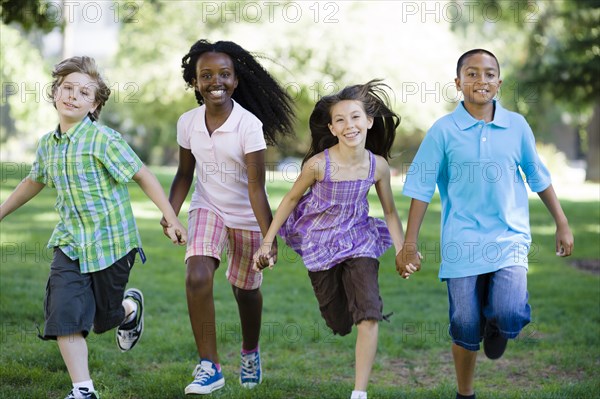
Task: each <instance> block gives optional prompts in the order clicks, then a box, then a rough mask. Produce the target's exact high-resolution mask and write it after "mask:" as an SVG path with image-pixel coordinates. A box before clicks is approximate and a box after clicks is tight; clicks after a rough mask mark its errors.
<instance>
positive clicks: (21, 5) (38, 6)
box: [0, 0, 62, 32]
mask: <svg viewBox="0 0 600 399" xmlns="http://www.w3.org/2000/svg"><path fill="white" fill-rule="evenodd" d="M0 11H1V14H2V22H3V23H5V24H7V25H8V24H10V23H13V22H15V23H17V24H19V25H20V26H21V27H22V28H23V29H25V30H26V31H30V30H34V29H36V28H37V29H41V30H43V31H45V32H49V31H50V30H52V28H54V27H56V26H60V25H61V21H62V20H61V18H60V15H59V14H57V11H59V3H58V2H57V1H54V2H51V1H49V0H2V1H0Z"/></svg>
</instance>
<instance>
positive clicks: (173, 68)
mask: <svg viewBox="0 0 600 399" xmlns="http://www.w3.org/2000/svg"><path fill="white" fill-rule="evenodd" d="M0 1H1V2H0V4H1V14H2V25H1V31H0V57H1V65H2V72H1V76H0V79H1V87H2V91H1V102H0V117H1V121H0V122H1V123H0V160H1V161H3V162H23V163H28V162H31V160H32V159H33V152H34V149H35V146H36V142H37V140H38V138H39V137H40V136H41V135H42V134H44V133H45V132H47V131H49V130H51V129H52V128H53V127H54V126H55V125H56V123H57V117H56V114H55V111H54V108H53V106H52V103H51V102H50V101H49V100H48V99H47V95H46V92H47V90H48V88H49V86H50V82H51V78H50V72H51V70H52V68H53V66H54V64H56V63H57V62H59V61H60V60H62V59H64V58H66V57H70V56H73V55H89V56H93V57H95V58H96V60H97V61H98V63H99V65H100V67H101V69H102V71H103V74H104V76H105V78H106V79H107V80H108V82H109V86H110V88H111V89H112V92H113V94H112V95H111V98H110V100H109V103H108V104H107V106H105V108H104V109H103V111H102V115H101V121H102V122H103V123H105V124H107V125H109V126H111V127H113V128H114V129H116V130H118V131H119V132H121V133H122V134H123V135H124V136H125V137H126V139H127V140H128V141H129V142H130V144H131V145H132V147H133V148H134V149H135V150H136V152H137V153H138V154H139V155H140V157H141V158H142V159H143V160H144V161H145V162H146V163H148V164H150V165H155V166H158V165H160V166H174V165H176V164H177V151H178V150H177V143H176V122H177V119H178V117H179V115H181V114H182V113H183V112H185V111H187V110H189V109H191V108H193V107H195V106H196V103H195V99H194V94H193V92H192V91H191V90H189V89H186V88H185V84H184V81H183V79H182V77H181V59H182V57H183V56H184V55H185V54H186V53H187V51H188V50H189V48H190V46H191V45H192V44H193V43H194V42H195V41H196V40H198V39H201V38H204V39H208V40H210V41H218V40H231V41H234V42H236V43H238V44H240V45H241V46H242V47H244V48H245V49H247V50H249V51H251V52H253V53H255V54H256V55H259V56H260V57H261V58H260V60H261V63H262V64H263V66H265V68H266V69H267V70H269V71H270V72H271V73H272V74H273V75H274V76H275V77H276V78H277V79H278V80H279V82H280V83H281V85H282V86H283V87H285V88H286V90H287V91H288V93H289V94H290V95H291V96H292V98H293V99H294V100H295V103H296V105H297V114H298V121H297V127H296V137H295V138H293V139H290V140H287V141H285V142H283V143H282V145H281V146H280V147H278V148H270V149H269V150H268V160H269V162H270V163H272V165H276V166H279V168H281V167H282V165H283V166H285V163H286V162H296V161H297V160H298V159H301V158H302V157H303V155H304V153H305V151H306V150H307V148H308V145H309V132H308V115H309V114H310V112H311V110H312V107H313V106H314V103H315V101H316V100H318V98H319V97H320V96H323V95H326V94H330V93H333V92H335V91H337V90H339V89H341V88H342V87H343V86H345V85H348V84H355V83H364V82H366V81H367V80H370V79H373V78H383V79H384V80H385V82H386V83H387V84H388V85H389V86H390V87H391V88H392V90H393V93H392V100H393V102H394V109H395V111H396V112H398V113H399V114H400V115H401V117H402V122H401V125H400V131H399V134H398V137H397V139H396V143H395V148H394V151H393V154H394V158H393V159H392V160H391V164H392V166H393V167H394V170H395V171H396V172H397V174H399V175H401V174H402V172H403V171H404V170H406V168H407V167H408V165H409V164H410V161H411V160H412V157H413V156H414V154H415V151H416V149H417V148H418V145H419V143H420V142H421V140H422V138H423V136H424V134H425V132H426V131H427V129H428V128H429V127H430V126H431V124H432V123H433V122H434V121H435V120H436V119H438V118H439V117H441V116H443V115H444V114H446V113H448V112H451V111H452V110H453V109H454V108H455V107H456V103H457V102H458V101H460V100H461V97H460V94H459V93H458V92H457V91H456V89H455V86H454V78H455V75H456V72H455V71H456V61H457V59H458V57H459V56H460V55H461V54H462V53H463V52H465V51H467V50H470V49H472V48H485V49H487V50H490V51H492V52H493V53H495V54H496V56H497V57H498V59H499V61H500V65H501V78H502V79H503V80H504V83H503V85H502V89H501V92H500V94H499V98H500V101H501V102H502V103H503V105H504V106H505V107H506V108H508V109H511V110H514V111H517V112H520V113H522V114H523V115H524V116H525V117H526V118H527V120H528V121H529V123H530V124H531V126H532V128H533V131H534V132H535V135H536V138H537V142H538V149H539V151H540V153H541V155H542V157H543V158H544V160H545V162H546V163H547V164H548V166H549V167H550V169H551V171H552V173H553V175H554V177H555V179H563V180H567V181H578V182H583V181H594V182H597V181H599V180H600V160H599V149H600V143H599V140H600V79H599V76H600V1H597V0H587V1H584V0H570V1H542V0H537V1H536V0H514V1H508V0H507V1H504V0H503V1H498V0H470V1H364V2H361V1H158V0H143V1H98V0H96V1H86V0H77V1H70V0H60V1H59V0H0ZM596 191H597V187H596ZM596 194H598V193H596Z"/></svg>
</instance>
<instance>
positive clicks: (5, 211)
mask: <svg viewBox="0 0 600 399" xmlns="http://www.w3.org/2000/svg"><path fill="white" fill-rule="evenodd" d="M44 187H46V185H45V184H42V183H38V182H36V181H33V180H31V179H30V178H28V177H26V178H25V179H23V180H22V181H21V183H19V185H18V186H17V187H16V188H15V189H14V191H13V192H12V193H11V194H10V195H9V196H8V198H7V199H6V200H5V201H4V202H3V203H2V205H0V221H2V219H4V217H5V216H8V215H10V214H11V213H12V212H14V211H16V210H17V209H19V208H20V207H21V206H22V205H24V204H25V203H26V202H27V201H29V200H30V199H32V198H33V197H35V196H36V195H38V194H39V192H40V191H42V189H43V188H44Z"/></svg>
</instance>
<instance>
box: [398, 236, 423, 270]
mask: <svg viewBox="0 0 600 399" xmlns="http://www.w3.org/2000/svg"><path fill="white" fill-rule="evenodd" d="M422 258H423V257H422V256H421V253H420V252H418V251H417V246H416V245H415V244H409V243H405V244H404V246H403V247H402V249H401V250H400V252H398V254H397V255H396V270H397V271H398V274H399V275H400V277H402V278H403V279H408V278H409V277H410V275H411V274H413V273H414V272H418V271H419V270H421V259H422Z"/></svg>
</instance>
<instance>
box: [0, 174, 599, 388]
mask: <svg viewBox="0 0 600 399" xmlns="http://www.w3.org/2000/svg"><path fill="white" fill-rule="evenodd" d="M154 171H155V173H157V176H158V177H159V180H160V181H161V183H162V184H163V187H165V188H167V187H168V185H169V184H170V182H171V179H172V176H173V173H174V171H173V170H172V169H161V170H157V169H154ZM27 172H28V167H26V166H24V165H14V164H3V165H1V168H0V177H1V179H2V186H0V190H1V191H0V197H1V199H4V198H6V196H7V195H8V193H9V191H10V190H12V188H13V187H14V186H15V185H16V184H17V183H18V182H19V181H20V179H21V178H22V177H23V176H24V175H26V173H27ZM289 187H290V183H289V182H283V181H280V180H274V181H270V182H269V184H268V190H269V194H270V196H271V198H280V197H281V196H282V195H283V194H284V193H285V192H286V191H287V190H288V189H289ZM393 189H394V192H395V193H396V198H395V199H396V204H397V206H398V209H399V211H400V215H401V217H402V218H403V219H404V220H406V213H407V209H408V204H409V200H408V198H405V197H402V196H400V194H399V193H400V191H401V187H400V186H398V185H394V186H393ZM130 192H131V197H132V201H133V208H134V213H135V214H136V217H137V221H138V225H139V227H140V232H141V236H142V240H143V242H144V249H145V251H146V254H147V255H148V262H147V263H146V264H144V265H142V264H140V263H139V262H138V263H136V265H135V267H134V270H133V273H132V275H131V281H130V286H134V287H138V288H141V289H142V290H143V291H144V294H145V298H146V302H145V304H146V311H147V313H146V316H145V320H146V329H145V332H144V336H143V338H142V341H141V342H140V344H138V346H136V348H135V349H134V350H132V351H131V352H130V353H127V354H121V353H120V352H119V351H118V350H117V348H116V345H115V338H114V332H109V333H106V334H102V335H95V334H91V335H90V337H89V339H88V342H89V348H90V369H91V373H92V378H93V379H94V384H95V386H96V387H97V388H98V389H99V390H100V393H101V394H102V398H104V399H111V398H119V399H122V398H129V399H134V398H136V399H137V398H144V399H154V398H156V399H163V398H183V397H184V394H183V389H184V387H185V386H186V385H187V384H188V383H189V382H190V381H191V371H192V369H193V367H194V363H195V361H196V356H197V354H196V350H195V344H194V339H193V336H192V332H191V328H190V325H189V320H188V316H187V307H186V299H185V288H184V287H185V281H184V280H185V265H184V264H183V256H184V249H183V248H181V247H175V246H172V245H171V244H170V243H169V242H168V241H167V240H166V238H165V237H163V235H162V232H161V229H160V226H159V225H158V220H159V219H160V213H159V211H158V210H155V209H154V207H153V206H152V205H151V204H149V201H148V200H147V199H146V197H145V195H144V194H143V193H142V191H141V190H140V189H139V188H138V187H137V186H136V185H132V186H131V187H130ZM54 200H55V192H54V191H53V190H50V189H45V190H44V191H42V193H40V195H38V196H37V197H36V198H34V199H33V200H32V201H31V202H29V203H27V204H26V205H25V206H24V207H23V208H21V209H19V210H18V211H16V212H15V213H14V214H11V215H9V216H8V218H6V219H5V220H4V221H3V222H2V228H1V229H0V243H1V252H0V253H1V256H2V259H1V263H0V320H2V326H1V328H0V345H1V346H0V349H1V350H0V380H1V381H2V384H1V385H0V398H7V399H8V398H10V399H13V398H46V397H63V396H64V395H66V393H67V391H68V390H69V389H70V385H71V383H70V381H69V378H68V374H67V372H66V369H65V366H64V364H63V362H62V359H61V357H60V354H59V351H58V349H57V347H56V345H55V344H54V343H52V342H43V341H40V340H39V339H38V338H37V330H36V325H38V324H39V325H41V324H43V310H42V302H43V297H44V292H45V283H46V279H47V276H48V267H49V266H48V265H49V263H50V260H51V252H50V251H49V250H46V249H45V243H46V242H47V240H48V237H49V236H50V234H51V231H52V229H53V227H54V225H55V224H56V222H57V218H58V217H57V216H56V214H55V212H54V210H53V209H52V207H53V203H54ZM369 200H370V203H371V205H372V213H373V214H374V215H375V216H381V215H380V212H381V211H380V210H379V209H378V207H377V199H376V195H375V193H372V194H371V196H370V198H369ZM272 205H273V206H275V205H276V203H275V202H272ZM439 205H440V204H439V198H437V197H435V198H434V201H433V202H432V204H431V205H430V207H429V211H428V213H427V215H426V218H425V221H424V223H423V228H422V234H421V243H420V244H421V245H422V246H423V248H424V249H425V251H423V254H424V256H425V259H424V264H423V269H422V270H421V272H419V273H418V274H416V275H414V276H413V277H411V278H410V280H408V281H405V280H402V279H400V278H399V277H398V275H397V273H396V271H395V267H394V256H393V251H388V252H387V253H386V254H385V255H384V256H383V257H382V258H381V267H380V278H379V282H380V290H381V295H382V298H383V301H384V311H385V312H386V313H387V312H390V311H393V312H394V315H393V316H392V317H391V321H390V323H386V322H382V323H381V325H380V334H379V347H378V353H377V358H376V362H375V365H374V369H373V373H372V378H371V383H370V385H369V396H372V397H376V398H387V399H399V398H411V399H413V398H417V399H431V398H449V397H453V396H454V395H455V382H454V369H453V365H452V357H451V354H450V341H449V338H448V335H447V323H448V315H447V311H448V310H447V294H446V289H445V286H444V284H443V283H441V282H439V280H438V279H437V272H438V262H439V255H437V254H438V252H439V251H438V250H437V249H436V248H435V244H436V243H437V242H439V220H440V213H439V209H440V206H439ZM563 206H564V208H565V212H566V213H567V215H568V217H569V220H570V224H571V227H572V229H573V232H574V235H575V239H576V247H575V248H576V249H575V251H576V252H575V255H574V257H575V258H591V259H598V258H600V253H599V248H598V240H597V238H598V234H600V230H599V227H598V220H599V218H600V210H599V209H598V206H597V202H594V201H576V202H571V201H563ZM185 208H186V207H185V206H184V209H185ZM183 219H184V217H183V216H182V220H183ZM531 224H532V227H533V238H534V243H535V251H534V252H532V254H531V255H530V272H529V294H530V303H531V306H532V309H533V320H532V323H531V324H530V325H529V326H528V327H527V328H526V329H525V330H524V332H523V334H521V336H519V338H518V339H516V340H514V341H511V342H510V344H509V348H508V351H507V353H506V354H505V356H504V357H503V358H502V359H500V360H498V361H490V360H488V359H485V357H483V355H480V356H479V359H478V368H477V376H476V383H475V389H476V391H477V392H478V396H481V397H485V398H493V399H505V398H531V399H546V398H565V399H567V398H569V399H570V398H595V397H597V394H598V392H600V383H599V382H598V379H597V364H598V359H599V358H600V327H599V326H600V309H599V308H598V299H599V297H600V280H599V276H598V275H592V274H588V273H586V272H581V271H578V270H576V269H574V268H572V267H570V266H569V263H568V262H569V259H562V258H557V257H556V256H555V255H554V248H553V246H554V238H553V233H554V225H553V222H552V218H551V217H550V215H549V214H548V212H547V210H546V209H545V208H544V206H543V205H542V203H541V201H539V200H537V199H536V200H534V201H532V202H531ZM224 274H225V271H224V268H223V267H222V268H220V269H219V270H218V271H217V274H216V277H215V287H214V296H215V306H216V314H217V336H218V345H219V354H220V357H221V364H222V366H223V368H224V372H225V379H226V381H227V384H226V386H225V388H223V389H222V390H220V391H218V392H215V393H214V394H213V395H212V396H213V397H215V398H305V397H307V398H347V397H348V396H349V393H350V391H351V390H352V386H353V374H354V344H355V339H356V332H355V331H354V332H353V333H352V334H350V335H349V336H347V337H339V336H333V335H331V333H330V332H329V331H328V330H327V328H326V327H325V325H324V322H323V321H322V319H321V317H320V314H319V309H318V306H317V303H316V300H315V298H314V294H313V292H312V288H311V285H310V282H309V280H308V278H307V276H306V270H305V268H304V266H303V265H302V263H301V262H300V261H299V259H298V257H297V256H295V255H294V253H293V252H292V251H291V250H289V248H287V247H285V246H284V245H283V244H282V245H280V258H279V262H278V264H277V265H276V266H275V268H274V269H273V270H267V271H265V277H264V278H265V281H264V284H263V287H262V291H263V296H264V312H263V329H262V338H261V349H262V354H263V359H262V360H263V364H264V382H263V384H261V385H260V386H259V387H257V388H256V389H254V390H251V391H247V390H244V389H242V388H241V387H240V386H239V384H238V382H237V378H238V373H239V348H240V345H241V332H240V327H239V317H238V315H237V308H236V305H235V300H234V299H233V296H232V293H231V288H230V286H229V284H228V283H227V281H226V278H225V276H224ZM61 395H63V396H61Z"/></svg>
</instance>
